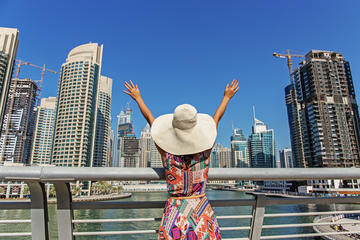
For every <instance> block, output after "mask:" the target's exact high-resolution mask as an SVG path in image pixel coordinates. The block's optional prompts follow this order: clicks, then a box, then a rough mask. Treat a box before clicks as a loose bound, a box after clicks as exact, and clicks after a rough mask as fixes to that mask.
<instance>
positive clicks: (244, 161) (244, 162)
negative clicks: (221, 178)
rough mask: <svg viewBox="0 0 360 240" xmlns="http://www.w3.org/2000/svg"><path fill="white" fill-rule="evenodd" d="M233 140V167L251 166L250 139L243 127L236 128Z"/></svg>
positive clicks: (231, 138)
mask: <svg viewBox="0 0 360 240" xmlns="http://www.w3.org/2000/svg"><path fill="white" fill-rule="evenodd" d="M230 140H231V165H232V167H238V168H246V167H249V148H248V141H247V140H246V137H245V136H244V134H243V131H242V130H241V129H234V130H233V135H232V136H231V137H230Z"/></svg>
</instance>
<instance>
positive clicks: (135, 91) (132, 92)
mask: <svg viewBox="0 0 360 240" xmlns="http://www.w3.org/2000/svg"><path fill="white" fill-rule="evenodd" d="M129 82H130V84H131V85H130V84H129V83H127V82H126V81H125V83H124V86H125V88H126V89H127V90H128V92H127V91H125V90H124V91H123V92H124V93H126V94H127V95H129V96H130V97H132V98H133V99H134V100H135V101H137V100H138V99H140V98H141V94H140V90H139V87H138V85H137V84H136V86H135V85H134V84H133V82H132V81H131V80H129Z"/></svg>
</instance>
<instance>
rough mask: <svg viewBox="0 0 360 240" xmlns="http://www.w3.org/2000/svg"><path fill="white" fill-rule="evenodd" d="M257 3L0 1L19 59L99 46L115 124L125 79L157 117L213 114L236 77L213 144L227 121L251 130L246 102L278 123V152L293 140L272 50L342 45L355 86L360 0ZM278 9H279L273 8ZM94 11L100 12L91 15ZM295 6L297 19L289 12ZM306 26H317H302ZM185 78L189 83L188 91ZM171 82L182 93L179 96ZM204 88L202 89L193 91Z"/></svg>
mask: <svg viewBox="0 0 360 240" xmlns="http://www.w3.org/2000/svg"><path fill="white" fill-rule="evenodd" d="M260 3H261V4H257V3H249V2H245V3H239V2H237V1H228V2H227V3H216V2H214V1H210V2H209V1H206V2H205V1H199V2H197V3H192V4H191V5H190V4H187V3H168V2H165V1H164V2H162V1H160V2H159V3H149V2H146V1H140V2H139V3H138V4H136V3H109V4H107V5H98V6H95V5H94V6H92V5H91V6H87V7H88V9H87V11H82V9H83V5H82V4H81V3H77V2H76V3H71V6H72V9H73V10H74V11H76V10H79V11H78V15H76V17H74V16H73V15H71V14H70V13H69V11H68V8H67V6H68V4H64V5H62V4H59V6H57V8H56V9H54V8H47V9H46V11H44V10H43V8H34V6H32V5H31V3H27V2H22V3H15V2H10V1H5V2H4V3H3V6H4V7H5V9H7V11H5V12H4V15H2V16H0V20H1V22H2V26H4V27H14V28H17V29H19V31H20V33H19V41H20V44H19V49H18V58H19V59H23V60H26V61H29V62H32V63H34V64H37V65H42V64H46V66H48V67H49V68H50V69H54V70H59V69H60V66H61V64H62V62H63V59H64V58H65V57H66V54H67V52H68V51H70V50H71V49H72V48H74V47H76V46H78V45H81V44H86V43H89V42H97V43H99V44H103V45H104V64H103V70H104V72H106V74H107V76H108V77H110V78H112V79H113V81H114V82H113V98H112V106H113V107H112V115H111V117H112V119H113V128H114V124H115V123H114V122H115V119H116V115H117V114H118V113H119V112H120V110H121V109H122V108H123V106H125V105H126V103H127V102H128V101H129V100H130V99H129V98H128V96H126V95H124V94H123V93H122V89H123V85H122V84H123V81H125V80H128V79H132V80H133V81H135V82H136V83H138V84H139V86H140V88H141V90H142V95H143V98H144V100H145V102H146V103H147V104H148V105H149V108H150V109H151V110H152V112H153V114H154V116H159V115H161V114H165V113H171V112H172V111H173V110H174V108H175V107H176V106H177V105H179V104H181V103H191V104H193V105H194V106H195V107H196V108H197V109H198V111H199V112H204V113H208V114H213V113H214V111H215V110H216V107H217V105H218V104H219V102H220V100H221V96H222V94H223V89H224V87H225V85H226V83H228V82H229V81H231V80H232V79H233V78H238V79H239V80H240V90H239V93H238V95H237V96H236V97H235V98H234V99H233V100H232V101H231V102H230V104H229V107H228V109H227V111H226V113H225V115H224V117H223V119H222V121H221V122H220V125H219V134H218V139H217V141H218V142H221V143H222V144H224V145H226V146H230V143H229V141H228V139H229V137H230V136H231V134H232V122H234V126H235V127H236V128H241V129H243V130H244V134H245V135H246V136H248V135H249V134H250V132H251V131H250V129H251V120H252V113H251V108H252V106H253V105H255V106H256V108H257V115H258V116H259V118H260V119H262V120H263V121H265V122H266V123H267V124H268V126H269V127H270V128H272V129H274V130H275V139H276V144H277V148H279V149H280V148H285V147H290V137H289V127H288V125H287V113H286V106H285V102H284V92H283V89H284V87H285V86H286V85H287V84H288V83H289V76H288V70H287V67H286V62H285V61H282V60H278V59H275V58H273V57H272V52H274V51H280V52H285V51H286V49H293V50H298V51H301V52H302V53H303V54H305V53H307V52H308V51H310V50H311V49H326V50H331V51H336V52H341V53H342V54H343V55H344V56H345V57H346V59H347V60H348V61H350V63H351V69H352V74H353V79H354V85H355V88H356V87H357V86H358V83H359V80H358V79H359V78H360V70H358V69H359V68H358V67H357V66H359V65H360V56H358V54H357V52H359V51H358V47H357V46H356V44H355V43H356V42H358V41H359V40H360V33H358V32H357V31H354V30H353V29H352V28H351V27H350V25H351V24H348V23H351V22H356V21H357V19H358V17H357V12H356V10H355V9H357V6H360V3H359V2H358V1H346V2H344V3H342V4H338V3H337V2H336V1H316V2H313V1H306V2H305V3H307V4H305V3H288V2H286V1H281V2H279V3H272V2H268V1H262V2H260ZM39 4H41V3H39ZM44 4H45V6H47V3H45V2H44ZM305 5H309V6H311V7H306V8H305ZM29 9H31V11H29ZM279 9H281V10H282V11H280V12H281V14H273V13H274V12H279ZM30 12H31V15H30ZM95 12H96V13H97V16H98V18H97V19H94V18H93V15H92V14H91V13H95ZM63 13H65V15H63ZM294 13H297V14H300V16H302V17H299V18H294V15H293V14H294ZM345 13H346V14H345ZM69 14H70V15H69ZM334 15H336V16H339V18H337V21H334V22H333V23H332V24H328V25H327V24H322V22H321V21H320V19H324V18H327V17H328V16H334ZM185 16H186V17H185ZM315 16H316V17H315ZM44 19H46V21H47V23H48V24H47V26H45V28H44V29H43V30H42V31H44V32H46V33H47V34H46V35H45V36H44V37H43V38H39V37H38V34H39V33H40V32H39V29H38V26H40V25H42V22H43V20H44ZM59 19H61V21H60V20H59ZM77 19H82V20H81V21H78V20H77ZM285 19H290V20H289V21H286V20H285ZM85 21H86V24H85ZM309 25H311V26H314V28H310V29H308V28H306V27H305V26H309ZM315 26H316V27H315ZM295 29H296V31H295ZM333 29H338V31H339V32H338V33H337V34H332V36H331V38H329V37H328V36H329V34H328V33H329V32H332V31H333ZM305 30H306V34H305ZM288 32H290V33H288ZM309 36H311V37H309ZM298 60H300V59H298ZM295 66H297V63H295V62H294V67H295ZM20 74H21V77H31V78H34V79H36V78H39V75H40V73H39V71H37V70H33V69H29V68H26V67H24V68H22V70H21V73H20ZM28 74H29V75H28ZM30 74H31V76H30ZM57 80H58V79H57V78H56V76H51V75H47V74H46V75H45V81H44V85H43V89H42V97H48V96H56V89H57ZM209 83H211V84H209ZM189 85H191V86H192V87H191V88H188V87H187V86H189ZM174 89H176V90H177V91H178V92H179V94H178V95H177V97H176V98H174V97H173V92H172V91H174ZM200 89H203V90H202V92H203V94H199V90H200ZM356 89H357V88H356ZM157 92H161V93H162V94H161V95H159V94H157ZM357 100H358V101H359V99H358V96H357ZM163 102H167V104H166V105H164V104H163ZM131 105H132V108H133V110H134V126H135V128H134V132H135V133H136V135H137V136H139V135H140V131H141V129H142V128H143V127H144V126H145V125H146V122H145V120H144V119H143V118H142V116H141V114H140V112H139V110H138V109H137V107H136V106H135V104H134V103H131Z"/></svg>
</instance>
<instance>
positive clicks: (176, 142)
mask: <svg viewBox="0 0 360 240" xmlns="http://www.w3.org/2000/svg"><path fill="white" fill-rule="evenodd" d="M216 135H217V130H216V124H215V121H214V119H213V118H212V117H211V116H209V115H208V114H204V113H197V111H196V109H195V107H193V106H191V105H190V104H183V105H179V106H177V107H176V108H175V111H174V113H173V114H165V115H162V116H160V117H158V118H156V119H155V120H154V122H153V124H152V126H151V136H152V138H153V139H154V141H155V143H156V144H157V145H158V146H159V147H160V148H161V149H163V150H164V151H165V152H168V153H171V154H175V155H188V154H194V153H199V152H203V151H205V150H208V149H210V148H212V147H213V145H214V143H215V139H216Z"/></svg>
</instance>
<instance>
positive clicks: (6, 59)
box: [0, 27, 19, 126]
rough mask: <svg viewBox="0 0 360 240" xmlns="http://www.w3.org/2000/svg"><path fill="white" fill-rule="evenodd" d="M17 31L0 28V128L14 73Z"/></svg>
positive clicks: (17, 42)
mask: <svg viewBox="0 0 360 240" xmlns="http://www.w3.org/2000/svg"><path fill="white" fill-rule="evenodd" d="M18 35H19V31H18V30H17V29H16V28H3V27H0V126H2V121H3V119H4V115H5V108H6V101H7V98H8V94H9V88H10V82H11V78H12V74H13V71H14V65H15V59H16V53H17V48H18V44H19V41H18Z"/></svg>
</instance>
